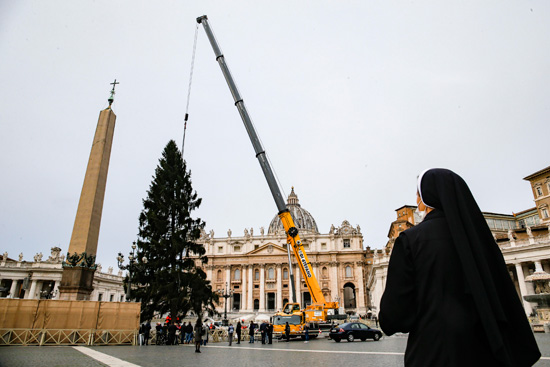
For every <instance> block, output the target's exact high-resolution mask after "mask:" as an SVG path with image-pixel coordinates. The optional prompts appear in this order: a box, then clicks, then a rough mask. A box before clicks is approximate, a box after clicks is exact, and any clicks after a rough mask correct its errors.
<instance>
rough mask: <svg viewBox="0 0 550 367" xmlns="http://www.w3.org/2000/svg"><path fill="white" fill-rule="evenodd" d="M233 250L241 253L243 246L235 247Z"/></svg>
mask: <svg viewBox="0 0 550 367" xmlns="http://www.w3.org/2000/svg"><path fill="white" fill-rule="evenodd" d="M233 250H234V251H235V252H241V246H235V247H233Z"/></svg>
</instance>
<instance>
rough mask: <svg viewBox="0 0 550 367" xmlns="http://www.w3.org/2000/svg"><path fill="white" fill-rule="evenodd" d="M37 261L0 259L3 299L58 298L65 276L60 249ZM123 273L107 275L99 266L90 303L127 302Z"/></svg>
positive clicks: (0, 290)
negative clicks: (62, 279)
mask: <svg viewBox="0 0 550 367" xmlns="http://www.w3.org/2000/svg"><path fill="white" fill-rule="evenodd" d="M33 260H34V261H24V260H23V253H21V254H19V256H18V259H17V260H15V259H11V258H9V257H8V253H7V252H5V253H4V254H3V255H2V258H1V260H0V298H6V297H7V298H21V299H59V285H60V284H61V277H62V274H63V267H62V263H63V260H64V256H63V255H61V249H60V248H59V247H53V248H52V249H51V255H50V256H49V257H48V258H47V259H44V260H43V255H42V253H38V254H36V255H34V259H33ZM122 280H123V275H122V271H118V273H117V274H113V268H111V267H110V268H109V269H108V271H107V272H106V273H104V272H102V268H101V265H98V267H97V269H96V271H95V274H94V281H93V287H94V290H93V292H92V294H91V297H90V300H92V301H110V302H123V301H125V294H124V287H123V283H122Z"/></svg>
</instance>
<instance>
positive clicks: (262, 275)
mask: <svg viewBox="0 0 550 367" xmlns="http://www.w3.org/2000/svg"><path fill="white" fill-rule="evenodd" d="M259 311H260V312H265V264H262V265H260V309H259Z"/></svg>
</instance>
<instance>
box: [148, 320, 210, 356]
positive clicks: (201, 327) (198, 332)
mask: <svg viewBox="0 0 550 367" xmlns="http://www.w3.org/2000/svg"><path fill="white" fill-rule="evenodd" d="M215 328H216V326H214V324H212V323H211V324H210V325H208V324H207V323H202V322H201V320H200V319H197V322H196V323H195V326H193V325H192V324H191V322H188V323H187V324H185V322H184V323H183V324H180V323H179V322H172V320H170V319H167V320H166V322H165V323H164V324H162V323H160V322H158V323H157V325H156V326H155V330H156V344H157V345H158V344H166V345H177V344H180V343H181V344H191V341H192V340H193V339H195V344H196V348H195V349H196V350H195V351H197V352H199V353H200V346H201V345H206V344H207V343H208V330H210V329H212V330H213V329H215ZM151 329H152V327H151V322H150V321H146V322H145V323H143V324H141V326H140V327H139V335H140V344H142V345H149V340H150V338H151ZM197 344H198V345H197Z"/></svg>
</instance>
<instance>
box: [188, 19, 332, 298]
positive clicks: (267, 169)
mask: <svg viewBox="0 0 550 367" xmlns="http://www.w3.org/2000/svg"><path fill="white" fill-rule="evenodd" d="M197 22H198V23H199V24H202V25H203V26H204V30H205V31H206V35H207V36H208V39H209V41H210V44H211V45H212V49H213V50H214V54H215V55H216V61H217V62H218V64H219V65H220V68H221V69H222V73H223V75H224V77H225V81H226V82H227V85H228V86H229V90H230V91H231V94H232V96H233V100H234V101H235V106H236V107H237V109H238V111H239V114H240V115H241V119H242V120H243V123H244V126H245V128H246V131H247V132H248V136H249V137H250V141H251V142H252V146H253V147H254V151H255V152H256V158H257V159H258V161H259V163H260V166H261V168H262V171H263V173H264V176H265V178H266V180H267V184H268V185H269V189H270V190H271V194H272V195H273V199H274V200H275V204H276V205H277V209H278V210H279V218H280V219H281V222H282V224H283V227H284V228H285V232H286V234H287V243H288V244H289V245H290V246H291V247H292V251H293V252H294V256H296V259H297V260H298V261H297V262H298V264H299V267H300V271H301V272H302V275H303V277H304V281H305V282H306V285H307V287H308V289H309V291H310V294H311V298H312V302H313V303H317V304H323V305H324V306H328V307H329V308H336V307H337V303H336V302H329V303H327V302H326V301H325V297H324V296H323V292H322V291H321V288H320V286H319V282H318V281H317V278H316V277H315V274H314V273H313V268H312V266H311V263H310V262H309V260H308V258H307V254H306V252H305V250H304V247H303V245H302V241H301V240H300V236H299V235H298V229H297V228H296V226H295V224H294V220H293V219H292V216H291V215H290V211H289V210H288V209H287V207H286V204H285V201H284V199H283V196H282V194H281V190H280V189H279V185H278V184H277V181H276V180H275V176H274V174H273V171H272V169H271V166H270V164H269V162H268V160H267V157H266V154H265V150H264V148H263V147H262V144H261V142H260V139H259V138H258V135H257V134H256V130H255V129H254V126H253V124H252V120H251V119H250V116H249V115H248V111H247V109H246V106H245V104H244V101H243V99H242V97H241V95H240V93H239V90H238V89H237V85H236V84H235V81H234V80H233V77H232V76H231V72H230V71H229V68H228V66H227V63H226V62H225V57H224V56H223V53H222V51H221V49H220V47H219V46H218V42H217V41H216V38H215V37H214V33H213V32H212V29H211V27H210V24H209V23H208V18H207V16H206V15H203V16H201V17H198V18H197ZM293 283H294V282H293Z"/></svg>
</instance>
